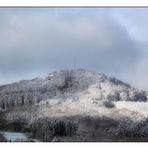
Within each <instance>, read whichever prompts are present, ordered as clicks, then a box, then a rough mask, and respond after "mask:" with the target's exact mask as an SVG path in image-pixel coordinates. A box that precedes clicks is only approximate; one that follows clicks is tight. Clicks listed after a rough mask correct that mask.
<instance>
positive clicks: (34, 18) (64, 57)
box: [0, 8, 142, 83]
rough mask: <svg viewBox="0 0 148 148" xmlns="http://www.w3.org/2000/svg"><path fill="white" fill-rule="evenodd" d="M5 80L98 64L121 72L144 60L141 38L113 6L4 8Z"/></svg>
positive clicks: (1, 55)
mask: <svg viewBox="0 0 148 148" xmlns="http://www.w3.org/2000/svg"><path fill="white" fill-rule="evenodd" d="M0 12H2V13H1V15H0V22H1V23H0V32H1V34H0V42H1V44H0V67H1V69H0V76H1V83H8V82H11V81H15V80H19V79H22V78H23V79H25V78H26V79H27V78H31V77H34V76H35V75H36V76H43V75H46V74H47V73H48V72H49V71H52V70H55V69H67V68H73V59H74V58H75V59H76V66H77V68H87V69H93V70H96V71H98V72H105V73H107V74H111V75H114V76H118V77H120V74H121V73H123V72H125V71H128V70H129V69H130V70H131V69H133V68H134V67H135V66H136V65H137V63H138V62H139V60H140V59H141V56H142V52H141V51H140V49H139V46H138V42H137V41H136V40H134V39H133V38H132V37H131V36H130V35H129V33H128V30H127V29H126V28H125V27H124V26H123V25H122V24H120V23H119V22H118V20H116V19H115V18H114V17H112V15H111V14H110V13H109V11H108V9H99V8H98V9H90V10H89V9H84V8H83V9H66V8H65V9H60V8H59V9H50V8H48V9H46V10H45V8H44V9H33V8H30V9H23V8H22V9H14V8H13V9H2V8H1V10H0Z"/></svg>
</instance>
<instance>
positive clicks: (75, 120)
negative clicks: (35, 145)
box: [0, 69, 148, 141]
mask: <svg viewBox="0 0 148 148" xmlns="http://www.w3.org/2000/svg"><path fill="white" fill-rule="evenodd" d="M147 97H148V96H147V92H146V91H142V90H138V89H135V88H132V87H131V86H130V85H128V84H126V83H124V82H122V81H120V80H118V79H116V78H112V77H108V76H106V75H105V74H99V73H95V72H92V71H88V70H84V69H78V70H61V71H58V72H53V73H50V74H49V75H48V76H47V77H46V78H45V79H41V78H36V79H33V80H24V81H20V82H18V83H13V84H9V85H5V86H1V87H0V107H1V120H2V121H3V120H4V124H1V125H0V128H1V129H7V130H8V129H9V130H16V131H20V130H21V131H25V132H29V133H32V134H33V136H35V137H37V138H39V139H41V140H42V141H52V140H54V141H116V140H119V141H128V140H131V139H132V140H133V138H135V137H136V138H147V136H148V125H147V124H148V123H147V121H148V118H147V117H148V109H147V108H148V103H147ZM1 123H3V122H1ZM6 123H7V124H6ZM84 135H86V137H84ZM55 137H56V138H57V137H58V138H59V139H55ZM63 137H64V138H63ZM65 137H66V138H65ZM140 140H143V139H140Z"/></svg>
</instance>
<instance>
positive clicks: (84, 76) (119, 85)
mask: <svg viewBox="0 0 148 148" xmlns="http://www.w3.org/2000/svg"><path fill="white" fill-rule="evenodd" d="M81 96H83V97H81ZM84 96H85V97H84ZM83 98H88V100H87V101H89V102H91V103H94V104H95V103H97V102H98V101H100V100H109V101H147V94H146V92H145V91H140V90H137V89H135V88H132V87H130V86H129V85H128V84H126V83H123V82H122V81H119V80H117V79H116V78H110V77H107V76H106V75H105V74H98V73H95V72H91V71H88V70H83V69H78V70H61V71H58V72H54V73H51V74H49V76H48V77H46V78H45V79H40V78H36V79H33V80H24V81H20V82H18V83H13V84H10V85H5V86H1V87H0V107H1V109H7V108H11V107H14V106H20V105H26V104H38V103H39V104H42V103H44V102H48V101H49V100H50V99H52V100H53V99H60V100H62V101H65V100H67V99H69V100H73V101H76V100H79V101H84V102H85V100H83Z"/></svg>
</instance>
